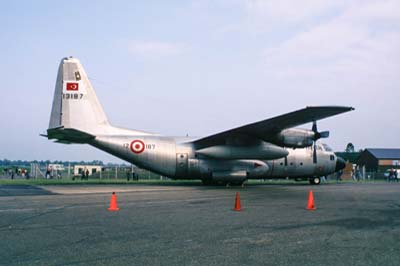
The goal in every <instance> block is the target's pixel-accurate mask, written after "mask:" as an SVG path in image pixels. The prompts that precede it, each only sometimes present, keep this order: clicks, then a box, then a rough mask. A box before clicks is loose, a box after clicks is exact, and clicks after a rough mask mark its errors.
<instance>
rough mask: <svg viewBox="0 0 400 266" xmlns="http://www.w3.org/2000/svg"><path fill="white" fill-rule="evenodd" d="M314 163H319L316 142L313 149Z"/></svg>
mask: <svg viewBox="0 0 400 266" xmlns="http://www.w3.org/2000/svg"><path fill="white" fill-rule="evenodd" d="M313 163H317V143H316V142H315V141H314V147H313Z"/></svg>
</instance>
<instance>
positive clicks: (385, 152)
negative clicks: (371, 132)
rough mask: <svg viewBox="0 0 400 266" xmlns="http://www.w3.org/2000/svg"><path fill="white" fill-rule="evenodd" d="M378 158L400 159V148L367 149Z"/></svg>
mask: <svg viewBox="0 0 400 266" xmlns="http://www.w3.org/2000/svg"><path fill="white" fill-rule="evenodd" d="M365 150H366V151H368V152H370V153H371V154H372V155H373V156H374V157H375V158H377V159H400V149H370V148H367V149H365Z"/></svg>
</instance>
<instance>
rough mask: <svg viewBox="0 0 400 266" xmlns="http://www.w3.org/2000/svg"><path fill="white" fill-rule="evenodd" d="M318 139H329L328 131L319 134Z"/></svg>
mask: <svg viewBox="0 0 400 266" xmlns="http://www.w3.org/2000/svg"><path fill="white" fill-rule="evenodd" d="M319 137H320V138H328V137H329V131H322V132H319Z"/></svg>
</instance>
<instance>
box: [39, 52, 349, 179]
mask: <svg viewBox="0 0 400 266" xmlns="http://www.w3.org/2000/svg"><path fill="white" fill-rule="evenodd" d="M351 110H354V108H352V107H340V106H321V107H306V108H304V109H301V110H298V111H295V112H291V113H287V114H284V115H280V116H277V117H273V118H270V119H266V120H263V121H259V122H256V123H252V124H248V125H245V126H241V127H237V128H234V129H230V130H227V131H223V132H221V133H218V134H214V135H211V136H207V137H202V138H189V137H181V138H176V137H168V136H161V135H158V134H153V133H148V132H143V131H138V130H130V129H125V128H119V127H114V126H112V125H111V124H109V122H108V120H107V117H106V115H105V113H104V112H103V109H102V107H101V105H100V102H99V100H98V99H97V96H96V94H95V92H94V89H93V87H92V85H91V83H90V81H89V79H88V76H87V75H86V72H85V70H84V69H83V67H82V65H81V63H80V62H79V60H78V59H76V58H73V57H69V58H63V59H62V60H61V63H60V66H59V69H58V76H57V81H56V86H55V92H54V99H53V106H52V111H51V117H50V125H49V128H48V129H47V135H43V136H45V137H47V138H48V139H54V140H56V142H58V143H65V144H71V143H82V144H89V145H91V146H94V147H96V148H98V149H100V150H103V151H105V152H108V153H110V154H113V155H115V156H117V157H118V158H121V159H123V160H125V161H128V162H130V163H132V164H135V165H137V166H139V167H141V168H144V169H147V170H150V171H153V172H156V173H159V174H161V175H164V176H167V177H170V178H173V179H201V180H202V181H203V183H204V184H214V183H226V184H229V183H230V184H242V183H243V182H244V181H246V180H247V179H266V178H294V179H308V180H309V182H310V183H311V184H319V183H320V181H321V179H320V178H321V177H322V176H325V175H328V174H332V173H334V172H336V171H339V170H340V169H343V168H344V166H345V163H344V161H343V159H341V158H339V157H337V156H336V155H335V154H334V153H333V151H332V150H331V149H330V148H329V147H328V146H327V145H326V144H321V143H320V142H317V140H318V139H320V138H327V137H328V136H329V132H328V131H324V132H319V131H318V129H317V124H316V121H317V120H321V119H324V118H327V117H330V116H334V115H337V114H340V113H344V112H348V111H351ZM311 122H312V123H313V126H312V129H311V130H308V129H301V128H295V127H296V126H299V125H302V124H305V123H311Z"/></svg>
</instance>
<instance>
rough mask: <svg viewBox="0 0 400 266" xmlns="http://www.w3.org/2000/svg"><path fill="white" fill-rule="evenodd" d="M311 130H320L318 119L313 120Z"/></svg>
mask: <svg viewBox="0 0 400 266" xmlns="http://www.w3.org/2000/svg"><path fill="white" fill-rule="evenodd" d="M311 130H312V131H314V133H317V132H318V128H317V121H313V123H312V129H311Z"/></svg>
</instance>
